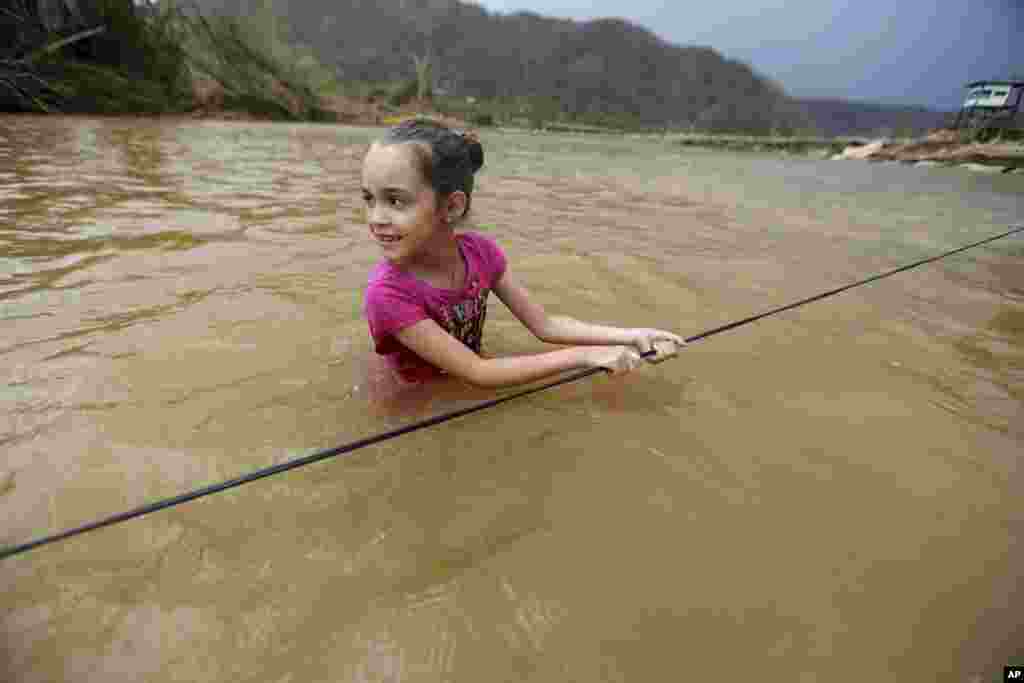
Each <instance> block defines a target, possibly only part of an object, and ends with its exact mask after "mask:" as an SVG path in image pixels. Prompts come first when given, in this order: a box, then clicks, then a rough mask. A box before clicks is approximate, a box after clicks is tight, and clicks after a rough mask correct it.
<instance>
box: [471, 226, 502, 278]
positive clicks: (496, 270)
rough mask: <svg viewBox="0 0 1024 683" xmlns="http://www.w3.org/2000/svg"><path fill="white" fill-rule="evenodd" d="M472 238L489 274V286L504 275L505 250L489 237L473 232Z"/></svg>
mask: <svg viewBox="0 0 1024 683" xmlns="http://www.w3.org/2000/svg"><path fill="white" fill-rule="evenodd" d="M473 238H474V241H475V242H476V244H477V245H478V246H479V250H480V255H481V257H482V258H483V261H484V268H485V269H486V270H487V273H488V275H490V278H491V286H492V287H493V286H494V285H495V284H497V283H498V282H499V281H500V280H501V278H502V276H504V275H505V269H506V268H507V267H508V261H507V260H506V259H505V252H503V251H502V250H501V247H499V246H498V244H497V243H496V242H495V241H494V240H492V239H491V238H490V237H486V236H484V235H481V234H479V233H474V234H473Z"/></svg>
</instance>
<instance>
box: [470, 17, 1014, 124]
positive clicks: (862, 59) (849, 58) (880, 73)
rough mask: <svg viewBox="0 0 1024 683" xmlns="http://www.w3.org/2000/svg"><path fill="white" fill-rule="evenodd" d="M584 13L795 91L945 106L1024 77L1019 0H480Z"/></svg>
mask: <svg viewBox="0 0 1024 683" xmlns="http://www.w3.org/2000/svg"><path fill="white" fill-rule="evenodd" d="M479 4H480V5H481V6H483V7H485V8H486V9H488V10H490V11H496V12H506V13H507V12H514V11H517V10H529V11H531V12H536V13H537V14H544V15H550V16H558V17H568V18H572V19H578V20H585V19H593V18H597V17H609V16H611V17H623V18H625V19H629V20H631V21H633V22H635V23H637V24H640V25H642V26H645V27H647V28H649V29H650V30H652V31H654V33H656V34H657V35H658V36H660V37H661V38H663V39H665V40H667V41H669V42H671V43H676V44H679V45H706V46H708V47H712V48H714V49H715V50H717V51H718V52H720V53H722V54H723V55H725V56H726V57H728V58H731V59H738V60H741V61H744V62H747V63H748V64H751V65H752V66H753V67H754V68H755V69H756V70H757V71H759V72H760V73H762V74H765V75H767V76H769V77H771V78H774V79H775V80H776V81H778V82H780V83H781V84H782V85H783V87H784V88H786V90H787V91H788V92H789V93H790V94H792V95H796V96H801V97H816V96H822V97H843V98H849V99H858V100H872V101H879V102H889V103H897V104H920V105H924V106H931V107H939V108H942V109H946V110H952V109H955V108H957V107H958V106H959V103H960V102H961V101H962V99H963V94H964V91H963V87H962V86H963V85H964V84H965V83H967V82H968V81H971V80H978V79H983V78H1006V77H1009V76H1010V75H1011V73H1013V72H1015V73H1018V74H1019V75H1021V76H1024V0H859V2H858V1H855V0H699V1H695V0H675V1H674V2H673V1H672V0H629V2H625V1H623V0H590V1H589V2H588V1H586V0H483V1H480V2H479Z"/></svg>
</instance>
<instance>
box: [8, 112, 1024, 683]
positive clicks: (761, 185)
mask: <svg viewBox="0 0 1024 683" xmlns="http://www.w3.org/2000/svg"><path fill="white" fill-rule="evenodd" d="M379 134H380V131H379V130H373V129H365V128H346V127H338V126H327V125H305V124H303V125H288V124H258V123H241V122H213V121H187V120H186V121H182V120H174V119H167V120H159V119H99V118H88V117H82V118H76V117H2V118H0V381H2V384H0V386H2V391H3V394H2V396H3V400H2V401H0V519H2V520H3V525H2V528H0V543H4V544H13V543H19V542H24V541H27V540H30V539H32V538H35V537H37V536H41V535H44V534H47V533H52V532H56V531H59V530H61V529H64V528H68V527H71V526H74V525H77V524H81V523H84V522H87V521H90V520H92V519H95V518H98V517H102V516H105V515H109V514H113V513H117V512H121V511H122V510H126V509H128V508H130V507H133V506H136V505H140V504H143V503H145V502H149V501H153V500H157V499H159V498H161V497H165V496H170V495H174V494H177V493H181V492H184V491H186V490H189V489H192V488H197V487H199V486H202V485H206V484H210V483H213V482H216V481H220V480H223V479H227V478H230V477H234V476H238V475H240V474H244V473H246V472H250V471H252V470H255V469H258V468H260V467H264V466H267V465H269V464H271V463H276V462H281V461H283V460H285V459H287V458H290V457H295V456H297V455H300V454H304V453H308V452H311V451H313V450H315V449H318V448H323V447H327V446H332V445H336V444H341V443H345V442H348V441H353V440H355V439H357V438H361V437H365V436H368V435H371V434H375V433H377V432H380V431H383V430H386V429H389V428H392V427H395V426H397V425H401V424H405V423H408V422H411V421H413V420H416V419H422V418H423V417H426V416H429V415H432V414H435V413H439V412H442V411H446V410H450V409H452V408H455V407H461V406H464V405H469V404H471V403H473V402H476V401H480V400H484V399H486V398H490V397H492V396H494V393H495V392H486V391H482V390H471V389H468V388H466V387H463V386H461V385H459V384H458V383H456V382H449V383H444V384H439V385H437V386H435V387H432V388H431V389H430V390H429V391H422V390H420V391H411V392H410V391H405V392H402V391H397V390H396V391H392V390H391V389H390V388H389V386H388V385H387V383H386V382H384V381H383V380H382V378H381V375H380V373H379V372H378V371H377V370H375V368H376V367H378V366H377V364H376V363H375V362H374V359H373V354H372V352H371V349H370V342H369V335H368V331H367V328H366V323H365V321H364V320H363V318H362V314H361V298H362V288H363V285H364V283H365V281H366V278H367V275H368V273H369V270H370V268H371V267H372V266H373V264H374V263H375V262H376V261H377V259H378V258H380V254H379V253H378V251H377V248H376V247H375V245H374V244H373V243H371V242H370V240H369V239H368V236H367V230H366V227H365V224H364V223H363V214H362V211H361V208H360V206H361V198H360V192H359V172H360V163H361V158H362V155H363V154H364V153H365V150H366V146H367V143H368V142H369V141H370V140H372V139H373V138H374V137H375V136H377V135H379ZM482 141H483V144H484V147H485V154H486V162H485V167H484V169H483V171H482V172H481V175H480V177H479V178H478V181H477V190H476V192H475V194H474V197H473V216H474V218H473V220H474V225H475V228H474V229H478V230H481V231H482V232H485V233H486V234H488V235H490V236H492V237H493V238H495V239H496V240H497V241H498V243H499V244H500V245H501V246H502V247H503V248H504V249H505V251H506V253H507V254H508V257H509V263H510V269H511V272H514V273H515V274H516V275H517V276H518V278H519V279H520V280H521V281H522V282H523V283H524V284H525V286H526V287H527V289H528V290H529V291H530V292H531V293H532V294H533V296H535V297H536V298H537V299H538V300H539V301H540V302H541V303H542V304H543V305H544V306H545V307H546V308H547V309H548V310H549V311H551V312H553V313H558V314H564V315H571V316H573V317H577V318H580V319H583V320H588V321H592V322H598V323H604V324H615V325H622V326H644V327H664V328H668V329H672V330H674V331H676V332H678V333H680V334H682V335H684V336H689V335H692V334H696V333H697V332H700V331H702V330H706V329H708V328H711V327H715V326H717V325H721V324H723V323H726V322H728V321H730V320H734V319H738V318H742V317H746V316H748V315H751V314H753V313H756V312H759V311H762V310H766V309H768V308H771V307H774V306H777V305H781V304H785V303H788V302H790V301H793V300H796V299H800V298H803V297H805V296H809V295H812V294H814V293H817V292H819V291H824V290H826V289H830V288H833V287H837V286H839V285H841V284H844V283H846V282H850V281H854V280H857V279H860V278H862V277H866V276H868V275H871V274H873V273H876V272H880V271H883V270H887V269H889V268H893V267H895V266H898V265H901V264H902V263H906V262H908V261H912V260H915V259H918V258H923V257H925V256H928V255H930V254H933V253H937V252H940V251H942V250H945V249H951V248H953V247H956V246H958V245H959V244H964V243H967V242H971V241H973V240H977V239H981V238H983V237H984V236H986V235H988V234H994V233H998V232H1001V231H1004V230H1006V229H1007V228H1008V226H1010V225H1012V224H1014V223H1020V222H1021V220H1022V218H1024V177H1022V176H1020V175H1016V176H992V175H973V174H970V173H967V172H964V171H962V170H959V169H943V168H935V169H922V168H911V167H906V166H902V165H899V164H891V165H887V164H869V163H860V162H838V161H837V162H833V161H823V160H814V159H809V158H801V157H777V156H768V155H758V154H753V153H749V154H730V153H723V152H718V151H702V150H697V149H692V148H688V149H682V148H673V147H671V146H666V145H665V144H664V143H663V142H662V141H660V140H658V139H656V138H640V137H635V138H634V137H580V136H571V135H565V136H557V135H531V134H528V133H522V132H519V133H517V132H498V131H484V132H483V133H482ZM543 348H545V347H544V345H543V344H541V343H540V342H538V341H536V340H535V339H532V338H531V337H530V335H529V333H528V332H527V331H526V330H525V329H524V328H523V327H522V326H521V325H520V324H519V323H518V322H517V321H516V320H515V319H514V318H513V317H512V316H511V314H510V313H509V312H508V311H507V310H506V309H505V308H504V307H503V306H502V305H501V304H500V302H498V301H497V300H496V299H494V298H492V303H491V311H490V315H489V319H488V324H487V329H486V330H485V335H484V350H485V353H487V354H489V355H506V354H515V353H529V352H533V351H539V350H542V349H543ZM1022 453H1024V238H1022V237H1020V236H1017V237H1013V238H1008V239H1006V240H1003V241H1001V242H997V243H993V244H991V245H988V246H984V247H979V248H977V249H974V250H971V251H969V252H966V253H962V254H959V255H957V256H954V257H951V258H949V259H946V260H944V261H941V262H939V263H933V264H930V265H928V266H923V267H921V268H918V269H915V270H912V271H909V272H906V273H902V274H899V275H896V276H893V277H890V278H886V279H884V280H881V281H878V282H874V283H872V284H870V285H866V286H864V287H860V288H858V289H855V290H852V291H849V292H846V293H843V294H840V295H838V296H835V297H832V298H829V299H826V300H823V301H820V302H817V303H813V304H810V305H808V306H805V307H802V308H800V309H798V310H794V311H790V312H787V313H784V314H781V315H778V316H774V317H772V318H768V319H765V320H763V321H760V322H758V323H756V324H753V325H749V326H745V327H742V328H739V329H737V330H734V331H731V332H728V333H725V334H722V335H718V336H715V337H713V338H709V339H707V340H704V341H700V342H697V343H694V344H691V345H690V346H689V347H688V348H686V349H685V350H684V351H683V352H682V353H681V354H680V356H679V357H678V358H676V359H673V360H671V361H670V362H667V363H664V364H660V365H658V366H649V367H645V368H643V369H641V370H639V371H637V372H635V373H632V374H630V375H628V376H626V377H624V378H621V379H611V378H607V377H603V376H599V377H592V378H588V379H586V380H583V381H580V382H576V383H573V384H569V385H565V386H562V387H559V388H556V389H552V390H549V391H545V392H541V393H539V394H535V395H532V396H530V397H527V398H522V399H517V400H514V401H510V402H508V403H505V404H503V405H501V406H498V407H496V408H493V409H490V410H487V411H483V412H479V413H475V414H473V415H470V416H466V417H463V418H459V419H456V420H453V421H450V422H446V423H444V424H442V425H438V426H436V427H432V428H430V429H427V430H423V431H419V432H416V433H413V434H409V435H406V436H402V437H399V438H396V439H393V440H390V441H387V442H385V443H383V444H379V445H375V446H371V447H368V448H365V449H362V450H359V451H356V452H353V453H351V454H349V455H347V456H345V457H342V458H336V459H331V460H328V461H324V462H321V463H318V464H315V465H311V466H309V467H305V468H301V469H298V470H292V471H290V472H287V473H284V474H281V475H278V476H274V477H271V478H268V479H263V480H260V481H258V482H256V483H252V484H248V485H246V486H242V487H239V488H236V489H232V490H231V491H228V492H224V493H220V494H216V495H213V496H209V497H206V498H202V499H200V500H197V501H194V502H191V503H187V504H184V505H181V506H178V507H175V508H172V509H170V510H166V511H162V512H158V513H154V514H151V515H148V516H145V517H141V518H138V519H134V520H131V521H128V522H125V523H123V524H119V525H116V526H112V527H109V528H105V529H101V530H98V531H95V532H92V533H87V534H84V535H81V536H77V537H75V538H73V539H71V540H67V541H63V542H60V543H56V544H52V545H48V546H44V547H41V548H37V549H35V550H33V551H30V552H28V553H25V554H23V555H20V556H17V557H14V558H10V559H7V560H3V561H0V590H2V595H3V599H2V604H0V679H2V680H4V681H12V682H14V681H16V682H17V683H28V682H35V681H39V682H44V681H45V682H54V681H74V682H75V683H87V682H91V681H97V682H99V681H102V682H103V683H111V682H114V681H141V680H145V681H178V680H187V681H254V682H255V681H270V682H274V683H288V682H295V683H298V682H299V681H301V682H302V683H312V682H316V681H324V682H326V681H332V682H336V681H415V682H418V681H473V682H476V681H538V682H541V681H543V682H548V681H630V682H632V681H667V680H673V681H675V680H723V679H727V678H739V677H744V678H745V677H747V676H750V677H751V678H752V679H753V678H755V677H756V678H757V680H770V681H776V680H778V681H799V682H801V683H810V682H812V681H825V680H828V681H858V682H861V681H867V680H929V681H968V680H986V681H987V680H996V678H995V677H996V676H999V675H1000V674H1001V672H1002V667H1003V665H1004V664H1007V663H1009V662H1010V661H1011V660H1013V658H1015V657H1016V658H1017V659H1016V660H1015V661H1017V663H1021V662H1022V660H1021V659H1020V658H1021V657H1024V648H1022V646H1021V644H1022V643H1024V592H1022V590H1021V588H1020V585H1019V583H1020V582H1019V578H1020V572H1021V567H1022V566H1024V547H1022V546H1021V543H1020V540H1021V535H1022V532H1024V496H1022V495H1021V494H1022V492H1024V478H1022V476H1021V472H1020V467H1019V465H1020V461H1021V455H1022Z"/></svg>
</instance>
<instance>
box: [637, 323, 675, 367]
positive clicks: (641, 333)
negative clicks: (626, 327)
mask: <svg viewBox="0 0 1024 683" xmlns="http://www.w3.org/2000/svg"><path fill="white" fill-rule="evenodd" d="M629 332H630V336H631V337H632V344H633V346H635V347H636V348H637V349H638V350H639V351H640V353H647V352H648V351H651V350H653V351H655V352H656V353H655V354H654V355H653V356H651V357H649V358H645V359H644V360H646V361H647V362H648V363H661V362H662V361H665V360H668V359H669V358H671V357H673V356H675V355H676V354H677V353H679V349H681V348H683V347H684V346H686V341H685V340H684V339H683V338H682V337H680V336H679V335H678V334H672V333H671V332H665V331H664V330H651V329H647V328H641V327H637V328H634V329H631V330H630V331H629Z"/></svg>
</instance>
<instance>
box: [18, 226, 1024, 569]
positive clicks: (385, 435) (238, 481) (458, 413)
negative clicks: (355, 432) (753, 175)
mask: <svg viewBox="0 0 1024 683" xmlns="http://www.w3.org/2000/svg"><path fill="white" fill-rule="evenodd" d="M1018 232H1024V226H1020V225H1019V226H1016V227H1014V228H1012V229H1011V230H1007V231H1006V232H1003V233H1000V234H998V235H994V236H992V237H986V238H985V239H983V240H978V241H977V242H972V243H970V244H967V245H964V246H962V247H958V248H956V249H951V250H949V251H946V252H943V253H941V254H938V255H936V256H930V257H928V258H924V259H921V260H919V261H914V262H913V263H908V264H907V265H905V266H900V267H899V268H894V269H892V270H889V271H886V272H884V273H879V274H878V275H872V276H871V277H869V278H865V279H863V280H858V281H857V282H853V283H850V284H848V285H844V286H842V287H836V288H835V289H830V290H829V291H827V292H822V293H820V294H815V295H814V296H810V297H807V298H806V299H801V300H800V301H795V302H793V303H791V304H787V305H785V306H779V307H778V308H773V309H771V310H770V311H765V312H764V313H759V314H757V315H752V316H750V317H749V318H743V319H742V320H737V321H734V322H731V323H726V324H725V325H720V326H719V327H715V328H712V329H710V330H706V331H704V332H701V333H699V334H695V335H693V336H692V337H687V338H686V342H687V343H692V342H695V341H700V340H701V339H706V338H708V337H711V336H713V335H716V334H720V333H722V332H726V331H728V330H733V329H736V328H737V327H741V326H743V325H749V324H750V323H753V322H755V321H758V320H761V319H762V318H767V317H768V316H772V315H775V314H777V313H782V312H783V311H788V310H792V309H794V308H798V307H800V306H803V305H805V304H809V303H811V302H813V301H818V300H820V299H824V298H826V297H830V296H833V295H835V294H839V293H840V292H845V291H846V290H848V289H853V288H854V287H859V286H861V285H865V284H867V283H869V282H874V281H875V280H881V279H882V278H886V277H889V276H890V275H895V274H896V273H901V272H903V271H905V270H910V269H911V268H916V267H918V266H922V265H924V264H926V263H932V262H934V261H938V260H940V259H943V258H946V257H947V256H952V255H953V254H958V253H960V252H962V251H967V250H968V249H973V248H974V247H978V246H981V245H982V244H987V243H989V242H994V241H996V240H999V239H1002V238H1004V237H1008V236H1010V235H1013V234H1014V233H1018ZM654 353H655V352H654V351H647V352H645V353H643V354H641V355H642V356H644V357H648V356H652V355H654ZM604 371H605V369H604V368H590V369H588V370H582V371H579V372H575V373H572V374H569V375H567V376H565V377H562V378H561V379H558V380H555V381H553V382H547V383H545V384H541V385H539V386H536V387H532V388H530V389H525V390H522V391H517V392H515V393H512V394H509V395H507V396H502V397H501V398H496V399H492V400H489V401H484V402H482V403H478V404H475V405H472V406H469V407H467V408H461V409H459V410H453V411H451V412H449V413H442V414H441V415H436V416H434V417H431V418H428V419H426V420H420V421H419V422H414V423H412V424H408V425H406V426H404V427H399V428H397V429H392V430H390V431H387V432H382V433H380V434H376V435H374V436H370V437H367V438H365V439H359V440H358V441H353V442H351V443H347V444H344V445H341V446H335V447H334V448H327V449H323V450H320V451H317V452H315V453H310V454H309V455H305V456H302V457H299V458H295V459H293V460H288V461H286V462H282V463H278V464H276V465H271V466H269V467H265V468H263V469H259V470H256V471H254V472H250V473H249V474H245V475H242V476H240V477H235V478H234V479H228V480H227V481H222V482H219V483H217V484H211V485H209V486H205V487H203V488H199V489H195V490H193V491H188V492H186V493H182V494H180V495H177V496H173V497H171V498H165V499H163V500H159V501H156V502H155V503H149V504H147V505H142V506H140V507H137V508H134V509H132V510H128V511H126V512H122V513H119V514H116V515H111V516H110V517H105V518H103V519H99V520H96V521H94V522H90V523H88V524H83V525H81V526H77V527H74V528H71V529H67V530H65V531H61V532H59V533H56V534H52V535H50V536H42V537H40V538H37V539H35V540H33V541H28V542H27V543H22V544H20V545H12V546H7V547H6V548H3V549H2V550H0V560H3V559H6V558H8V557H13V556H14V555H19V554H21V553H24V552H26V551H29V550H31V549H33V548H38V547H39V546H42V545H47V544H49V543H54V542H56V541H61V540H64V539H66V538H71V537H72V536H77V535H78V534H84V533H85V532H87V531H93V530H95V529H100V528H102V527H105V526H110V525H111V524H117V523H118V522H124V521H127V520H129V519H132V518H134V517H141V516H142V515H148V514H149V513H151V512H157V511H158V510H163V509H165V508H169V507H174V506H175V505H181V504H182V503H186V502H188V501H190V500H195V499H196V498H202V497H203V496H208V495H210V494H212V493H218V492H220V491H226V490H227V489H230V488H234V487H236V486H241V485H242V484H247V483H249V482H251V481H256V480H257V479H263V478H264V477H269V476H271V475H274V474H280V473H281V472H287V471H288V470H293V469H295V468H296V467H303V466H305V465H310V464H312V463H314V462H317V461H319V460H326V459H327V458H333V457H335V456H338V455H344V454H345V453H351V452H352V451H355V450H358V449H360V448H364V447H366V446H371V445H373V444H375V443H380V442H381V441H387V440H388V439H393V438H395V437H398V436H402V435H403V434H408V433H409V432H415V431H417V430H419V429H425V428H426V427H432V426H433V425H436V424H441V423H442V422H447V421H448V420H453V419H455V418H457V417H462V416H463V415H468V414H470V413H475V412H477V411H478V410H484V409H485V408H490V407H492V406H496V405H499V404H501V403H505V402H506V401H511V400H512V399H515V398H520V397H522V396H528V395H530V394H535V393H537V392H538V391H544V390H545V389H550V388H552V387H557V386H559V385H560V384H567V383H569V382H575V381H576V380H579V379H583V378H584V377H589V376H590V375H594V374H596V373H598V372H604Z"/></svg>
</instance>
